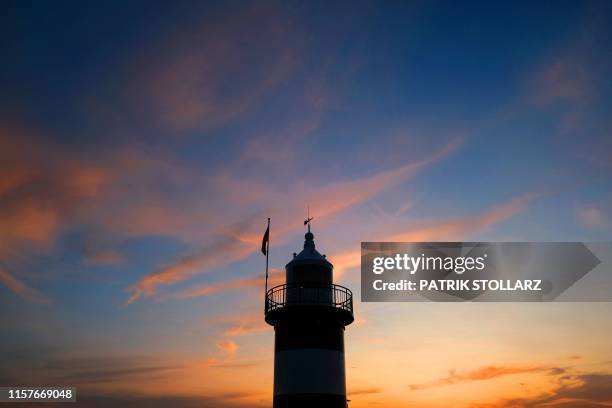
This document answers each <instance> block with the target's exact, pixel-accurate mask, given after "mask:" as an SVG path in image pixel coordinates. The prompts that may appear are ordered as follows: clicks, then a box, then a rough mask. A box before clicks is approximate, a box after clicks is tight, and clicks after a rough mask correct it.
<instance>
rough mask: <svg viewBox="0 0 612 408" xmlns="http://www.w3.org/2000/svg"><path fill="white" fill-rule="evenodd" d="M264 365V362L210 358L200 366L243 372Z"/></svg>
mask: <svg viewBox="0 0 612 408" xmlns="http://www.w3.org/2000/svg"><path fill="white" fill-rule="evenodd" d="M261 364H262V361H228V360H219V359H217V358H209V359H208V360H206V361H205V362H204V363H201V364H198V366H200V367H205V368H224V369H237V370H242V369H245V368H252V367H257V366H259V365H261Z"/></svg>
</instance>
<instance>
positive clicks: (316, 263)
mask: <svg viewBox="0 0 612 408" xmlns="http://www.w3.org/2000/svg"><path fill="white" fill-rule="evenodd" d="M306 223H308V232H307V233H306V235H305V241H304V249H303V250H302V252H300V253H299V254H297V255H296V254H295V253H294V254H293V259H292V260H291V262H289V263H288V264H287V265H286V266H285V269H286V283H285V284H283V285H279V286H276V287H273V288H272V289H270V290H269V291H268V292H267V293H266V305H265V318H266V322H267V323H268V324H270V325H272V326H274V332H275V340H274V403H273V408H288V407H291V408H305V407H308V408H312V407H315V408H346V407H347V399H346V374H345V363H344V327H345V326H347V325H349V324H351V323H352V322H353V320H354V318H353V295H352V293H351V291H350V290H349V289H347V288H345V287H343V286H340V285H334V283H333V265H332V264H331V263H330V262H329V261H327V259H326V258H325V255H321V254H320V253H319V252H318V251H317V250H316V249H315V243H314V235H313V234H312V233H311V232H310V223H309V220H307V221H306Z"/></svg>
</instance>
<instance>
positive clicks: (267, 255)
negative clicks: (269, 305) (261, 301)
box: [265, 218, 270, 300]
mask: <svg viewBox="0 0 612 408" xmlns="http://www.w3.org/2000/svg"><path fill="white" fill-rule="evenodd" d="M269 256H270V218H268V242H267V244H266V293H265V297H266V300H267V298H268V257H269Z"/></svg>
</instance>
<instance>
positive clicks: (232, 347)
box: [217, 340, 238, 354]
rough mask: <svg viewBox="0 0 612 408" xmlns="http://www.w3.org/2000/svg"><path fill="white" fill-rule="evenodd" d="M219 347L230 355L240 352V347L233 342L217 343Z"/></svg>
mask: <svg viewBox="0 0 612 408" xmlns="http://www.w3.org/2000/svg"><path fill="white" fill-rule="evenodd" d="M217 347H218V348H219V349H221V350H223V351H224V352H226V353H228V354H234V353H235V352H236V351H238V345H237V344H236V342H235V341H233V340H221V341H219V342H217Z"/></svg>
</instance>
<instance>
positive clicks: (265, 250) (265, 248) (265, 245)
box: [261, 225, 270, 255]
mask: <svg viewBox="0 0 612 408" xmlns="http://www.w3.org/2000/svg"><path fill="white" fill-rule="evenodd" d="M268 241H270V226H269V225H268V228H266V232H265V233H264V236H263V239H262V240H261V253H262V254H264V255H268Z"/></svg>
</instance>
